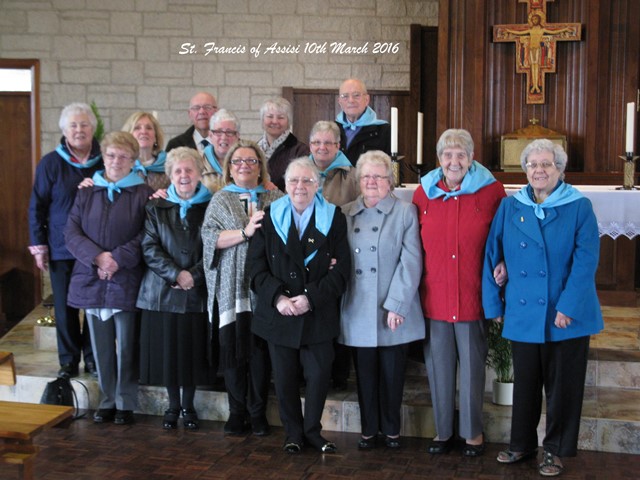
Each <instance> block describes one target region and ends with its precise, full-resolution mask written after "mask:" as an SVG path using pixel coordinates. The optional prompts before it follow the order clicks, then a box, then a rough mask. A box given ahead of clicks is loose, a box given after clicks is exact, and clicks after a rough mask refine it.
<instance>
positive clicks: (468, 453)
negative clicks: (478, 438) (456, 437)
mask: <svg viewBox="0 0 640 480" xmlns="http://www.w3.org/2000/svg"><path fill="white" fill-rule="evenodd" d="M484 449H485V447H484V442H482V443H481V444H480V445H471V444H469V443H465V444H464V447H463V448H462V455H463V456H465V457H480V456H481V455H483V454H484Z"/></svg>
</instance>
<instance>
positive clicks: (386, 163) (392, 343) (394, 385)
mask: <svg viewBox="0 0 640 480" xmlns="http://www.w3.org/2000/svg"><path fill="white" fill-rule="evenodd" d="M356 172H357V178H358V181H359V184H360V196H359V197H358V198H357V199H356V200H355V201H353V202H350V203H347V204H346V205H344V207H343V209H344V214H345V216H346V218H347V231H348V238H349V244H350V247H351V256H352V259H351V261H352V269H351V272H352V274H351V278H350V281H349V284H348V286H347V291H346V293H345V294H344V296H343V297H342V310H341V322H340V326H341V332H340V337H339V338H338V342H339V343H342V344H344V345H348V346H350V347H352V350H353V359H354V362H353V363H354V365H355V370H356V378H357V384H358V403H359V405H360V424H361V437H360V441H359V442H358V448H359V449H364V450H366V449H371V448H374V447H375V446H376V443H377V440H376V438H377V435H378V433H379V432H381V433H382V434H383V435H384V441H385V445H386V446H387V447H389V448H399V447H400V446H401V444H400V428H401V415H400V409H401V406H402V393H403V389H404V370H405V365H406V360H407V352H408V348H409V343H410V342H413V341H415V340H421V339H423V338H424V336H425V322H424V317H423V315H422V309H421V308H420V296H419V294H418V286H419V284H420V275H421V273H422V268H421V265H420V264H421V260H422V246H421V245H420V235H419V229H418V217H417V214H416V207H415V206H414V205H412V204H411V203H408V202H404V201H402V200H399V199H397V198H396V197H395V196H393V195H392V194H391V191H392V186H393V182H392V180H391V179H392V178H393V174H392V171H391V158H390V157H389V155H387V154H386V153H384V152H382V151H380V150H371V151H369V152H366V153H363V154H362V155H360V158H359V159H358V163H357V164H356ZM372 245H374V246H373V247H372Z"/></svg>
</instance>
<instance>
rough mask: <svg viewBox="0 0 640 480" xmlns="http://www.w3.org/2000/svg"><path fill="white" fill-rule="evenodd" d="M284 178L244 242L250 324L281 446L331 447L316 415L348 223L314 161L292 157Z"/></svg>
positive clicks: (342, 282) (336, 317)
mask: <svg viewBox="0 0 640 480" xmlns="http://www.w3.org/2000/svg"><path fill="white" fill-rule="evenodd" d="M285 178H286V184H287V196H285V197H283V198H280V199H278V200H276V201H275V202H273V203H272V204H271V205H270V206H269V208H267V209H266V211H265V213H264V217H263V218H262V222H261V223H262V228H260V229H259V230H257V231H256V236H255V237H254V238H253V239H252V240H251V244H250V246H249V261H248V264H249V265H250V277H251V288H252V289H253V291H254V292H255V293H256V295H257V302H256V309H255V313H254V317H253V323H252V325H251V329H252V331H253V332H254V333H255V334H256V335H258V336H260V337H261V338H263V339H264V340H265V341H266V342H268V345H269V354H270V356H271V362H272V364H273V373H274V380H275V387H276V395H277V397H278V407H279V411H280V419H281V420H282V425H283V426H284V430H285V434H286V439H285V442H284V446H283V450H284V451H285V452H287V453H291V454H296V453H299V452H300V451H301V450H302V447H303V446H304V445H305V444H308V445H310V446H311V447H313V448H315V449H316V450H318V451H320V452H322V453H333V452H335V451H336V449H337V448H336V445H335V444H334V443H333V442H330V441H328V440H327V439H325V438H324V437H323V436H322V434H321V431H322V424H321V422H320V419H321V417H322V411H323V409H324V402H325V400H326V398H327V392H328V391H329V382H330V377H331V363H332V361H333V340H334V339H335V338H336V337H337V336H338V333H339V332H340V309H339V306H340V303H339V302H340V296H341V295H342V294H343V293H344V289H345V287H346V283H347V280H348V277H349V270H350V265H351V261H350V258H349V245H348V243H347V232H346V223H345V219H344V215H343V214H342V213H341V212H340V208H339V207H336V206H335V205H333V204H331V203H329V202H327V201H326V200H325V199H324V198H323V197H322V195H318V179H319V174H318V170H317V168H316V167H315V165H314V164H313V163H312V162H311V160H309V159H308V158H298V159H295V160H294V161H292V162H291V163H290V164H289V166H288V167H287V170H286V175H285ZM300 371H302V374H303V376H304V379H305V381H306V387H305V402H304V411H303V408H302V404H301V400H300V384H299V377H298V374H299V372H300Z"/></svg>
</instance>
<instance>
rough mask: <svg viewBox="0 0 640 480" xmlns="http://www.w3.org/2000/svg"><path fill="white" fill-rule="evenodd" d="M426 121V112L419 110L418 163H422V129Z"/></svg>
mask: <svg viewBox="0 0 640 480" xmlns="http://www.w3.org/2000/svg"><path fill="white" fill-rule="evenodd" d="M423 123H424V114H423V113H422V112H418V140H417V141H416V150H417V151H416V164H418V165H422V131H423Z"/></svg>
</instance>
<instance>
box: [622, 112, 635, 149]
mask: <svg viewBox="0 0 640 480" xmlns="http://www.w3.org/2000/svg"><path fill="white" fill-rule="evenodd" d="M635 119H636V104H635V103H633V102H629V103H627V136H626V139H627V141H626V145H625V150H624V151H625V152H633V134H634V133H635V129H634V126H635V125H634V124H635Z"/></svg>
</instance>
